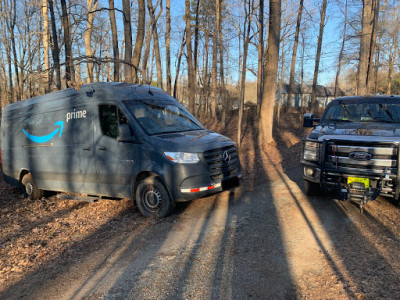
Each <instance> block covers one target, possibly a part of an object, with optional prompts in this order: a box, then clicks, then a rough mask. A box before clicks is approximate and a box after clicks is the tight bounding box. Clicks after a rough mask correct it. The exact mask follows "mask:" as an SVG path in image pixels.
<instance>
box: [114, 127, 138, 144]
mask: <svg viewBox="0 0 400 300" xmlns="http://www.w3.org/2000/svg"><path fill="white" fill-rule="evenodd" d="M117 141H118V142H127V143H134V142H136V139H135V136H133V135H132V133H131V129H130V127H129V125H128V124H120V125H119V126H118V137H117Z"/></svg>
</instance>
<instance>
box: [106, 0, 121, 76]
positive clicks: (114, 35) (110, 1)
mask: <svg viewBox="0 0 400 300" xmlns="http://www.w3.org/2000/svg"><path fill="white" fill-rule="evenodd" d="M108 5H109V8H110V11H109V15H110V26H111V36H112V44H113V57H114V76H113V78H114V79H113V80H114V82H118V81H120V79H119V68H120V63H119V47H118V30H117V21H116V19H115V7H114V0H108Z"/></svg>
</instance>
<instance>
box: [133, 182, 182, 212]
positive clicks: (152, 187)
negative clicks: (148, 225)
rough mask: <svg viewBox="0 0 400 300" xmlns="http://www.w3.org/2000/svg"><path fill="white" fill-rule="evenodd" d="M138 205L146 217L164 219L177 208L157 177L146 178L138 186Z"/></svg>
mask: <svg viewBox="0 0 400 300" xmlns="http://www.w3.org/2000/svg"><path fill="white" fill-rule="evenodd" d="M136 204H137V207H138V208H139V211H140V212H141V213H142V215H144V216H146V217H151V216H157V217H160V218H163V217H166V216H168V215H170V214H171V213H172V212H173V210H174V208H175V205H174V203H173V201H172V200H171V197H170V196H169V194H168V191H167V189H166V188H165V186H164V184H163V183H162V182H161V181H160V179H158V178H156V177H149V178H146V179H144V180H143V181H142V182H141V183H140V184H139V185H138V187H137V189H136Z"/></svg>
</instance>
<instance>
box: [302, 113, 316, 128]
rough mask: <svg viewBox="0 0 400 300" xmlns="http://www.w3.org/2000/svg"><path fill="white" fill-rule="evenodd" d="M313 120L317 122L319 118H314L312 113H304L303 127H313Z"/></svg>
mask: <svg viewBox="0 0 400 300" xmlns="http://www.w3.org/2000/svg"><path fill="white" fill-rule="evenodd" d="M314 122H319V118H314V115H313V114H312V113H305V114H304V119H303V127H314Z"/></svg>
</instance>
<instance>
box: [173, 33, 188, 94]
mask: <svg viewBox="0 0 400 300" xmlns="http://www.w3.org/2000/svg"><path fill="white" fill-rule="evenodd" d="M185 35H186V29H185V32H184V33H183V35H182V42H181V47H180V50H179V54H178V63H177V66H176V74H175V82H174V93H173V97H174V98H176V96H177V91H178V78H179V71H180V68H181V59H182V54H183V48H185Z"/></svg>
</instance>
